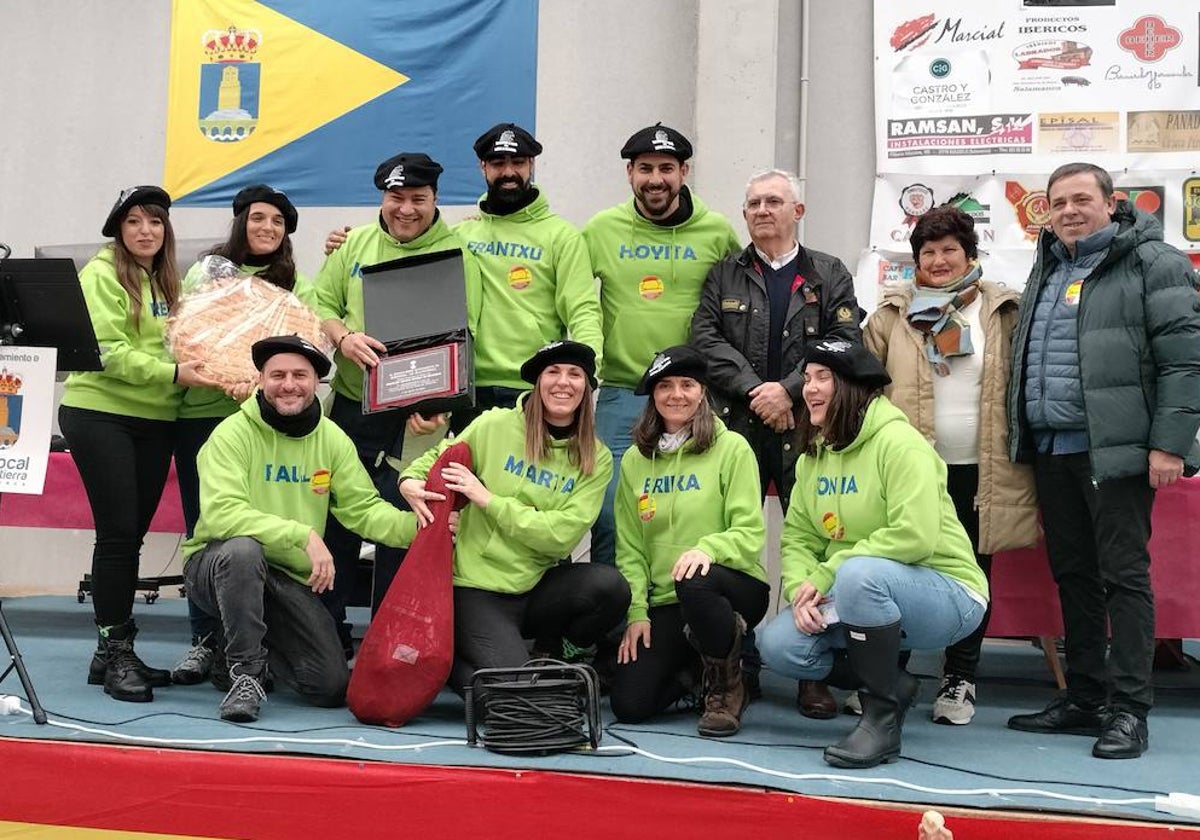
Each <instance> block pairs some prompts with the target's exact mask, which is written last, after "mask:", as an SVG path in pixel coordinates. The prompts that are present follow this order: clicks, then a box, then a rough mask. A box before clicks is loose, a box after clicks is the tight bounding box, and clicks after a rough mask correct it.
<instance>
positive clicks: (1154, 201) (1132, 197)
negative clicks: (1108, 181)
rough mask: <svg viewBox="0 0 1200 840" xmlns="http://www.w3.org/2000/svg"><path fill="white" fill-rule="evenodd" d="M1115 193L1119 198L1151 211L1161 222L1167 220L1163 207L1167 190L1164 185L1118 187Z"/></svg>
mask: <svg viewBox="0 0 1200 840" xmlns="http://www.w3.org/2000/svg"><path fill="white" fill-rule="evenodd" d="M1113 195H1114V196H1116V198H1117V199H1118V200H1122V199H1123V200H1125V201H1128V202H1129V203H1130V204H1132V205H1133V206H1134V207H1136V208H1137V209H1139V210H1142V211H1144V212H1146V213H1149V214H1150V215H1151V216H1153V217H1154V218H1156V219H1158V221H1159V222H1163V221H1165V219H1164V217H1163V209H1164V203H1165V201H1166V190H1165V189H1164V188H1163V187H1160V186H1154V187H1117V188H1116V189H1114V190H1113Z"/></svg>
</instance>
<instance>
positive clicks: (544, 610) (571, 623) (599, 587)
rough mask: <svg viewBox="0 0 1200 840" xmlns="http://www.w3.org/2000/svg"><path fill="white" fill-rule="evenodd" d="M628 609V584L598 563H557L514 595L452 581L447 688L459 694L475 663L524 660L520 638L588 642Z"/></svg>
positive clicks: (503, 663)
mask: <svg viewBox="0 0 1200 840" xmlns="http://www.w3.org/2000/svg"><path fill="white" fill-rule="evenodd" d="M628 608H629V584H628V583H626V581H625V578H624V577H623V576H622V575H621V573H620V572H618V571H617V570H616V569H615V568H614V567H612V566H603V565H600V564H598V563H571V562H563V563H560V564H559V565H557V566H555V567H554V568H552V569H550V570H549V571H547V572H546V573H545V574H544V575H542V579H541V580H540V581H538V583H537V585H536V586H535V587H533V589H531V590H529V591H528V592H525V593H522V594H520V595H510V594H506V593H501V592H488V591H486V590H483V589H471V588H468V587H465V586H456V587H454V667H453V669H452V671H451V674H450V687H451V688H452V689H454V690H455V691H457V692H460V693H461V692H462V690H463V688H464V687H465V686H467V685H469V684H470V682H471V676H472V675H473V674H474V673H475V671H476V670H478V669H479V668H516V667H519V666H521V665H524V664H525V662H526V661H527V660H528V659H529V645H528V644H527V643H526V641H525V640H526V639H534V640H535V642H541V643H547V644H551V643H556V642H558V641H559V640H560V639H566V640H567V641H569V642H570V643H571V644H573V645H575V646H576V647H588V646H590V645H593V644H595V643H596V642H597V641H598V640H599V639H600V637H601V636H603V635H604V634H605V633H607V632H608V631H610V630H612V629H613V627H615V626H616V625H617V624H618V623H619V622H620V621H621V619H622V618H624V616H625V611H626V610H627V609H628Z"/></svg>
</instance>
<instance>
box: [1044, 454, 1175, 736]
mask: <svg viewBox="0 0 1200 840" xmlns="http://www.w3.org/2000/svg"><path fill="white" fill-rule="evenodd" d="M1034 481H1035V482H1036V486H1037V493H1038V505H1039V506H1040V507H1041V510H1042V525H1043V527H1044V528H1045V531H1046V551H1047V554H1048V555H1049V558H1050V570H1051V572H1053V574H1054V580H1055V582H1056V583H1057V584H1058V598H1059V602H1060V604H1061V605H1062V616H1063V626H1064V627H1065V628H1066V659H1067V692H1068V693H1069V694H1070V695H1071V697H1072V699H1074V700H1075V701H1076V702H1077V703H1079V704H1080V705H1083V706H1099V705H1103V704H1104V702H1105V699H1106V694H1107V700H1108V702H1109V704H1110V705H1111V707H1112V708H1113V709H1114V710H1117V711H1128V712H1133V713H1134V714H1135V715H1138V716H1140V717H1145V716H1146V714H1147V713H1149V711H1150V707H1151V706H1152V705H1153V703H1154V692H1153V688H1152V687H1151V684H1150V670H1151V666H1152V664H1153V661H1154V592H1153V590H1151V588H1150V552H1149V551H1148V550H1147V548H1146V545H1147V543H1148V542H1149V541H1150V510H1151V507H1152V506H1153V504H1154V490H1153V489H1151V487H1150V482H1149V479H1148V478H1147V476H1146V475H1145V474H1143V475H1136V476H1129V477H1127V478H1118V479H1112V480H1109V481H1103V482H1100V483H1099V484H1093V483H1092V478H1091V464H1090V462H1089V459H1088V455H1087V453H1079V454H1075V455H1038V456H1037V460H1036V461H1035V463H1034ZM1109 628H1111V630H1112V643H1111V648H1110V650H1109V655H1108V657H1107V663H1106V657H1105V642H1106V640H1107V638H1108V633H1109ZM1106 664H1107V667H1106Z"/></svg>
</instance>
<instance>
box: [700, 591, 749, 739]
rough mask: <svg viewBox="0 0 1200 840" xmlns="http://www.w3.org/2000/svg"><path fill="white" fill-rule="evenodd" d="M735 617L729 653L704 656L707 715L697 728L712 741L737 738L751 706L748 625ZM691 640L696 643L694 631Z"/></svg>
mask: <svg viewBox="0 0 1200 840" xmlns="http://www.w3.org/2000/svg"><path fill="white" fill-rule="evenodd" d="M733 618H734V630H733V645H732V647H731V648H730V650H729V653H728V654H726V655H725V656H724V657H723V658H721V659H717V658H715V657H712V656H705V655H704V654H703V653H701V654H700V659H701V661H703V663H704V712H703V713H702V714H701V715H700V723H699V724H698V725H697V726H696V729H697V731H698V732H699V733H700V734H701V735H704V736H706V737H709V738H728V737H729V736H730V735H736V734H737V733H738V731H739V730H740V729H741V728H742V712H744V711H745V710H746V706H748V705H749V704H750V696H749V694H747V693H746V686H745V683H744V682H743V681H742V636H743V635H744V634H745V632H746V622H745V621H744V620H743V619H742V617H741V616H740V615H738V614H737V613H734V614H733ZM688 641H690V642H691V643H692V645H693V646H694V645H695V644H696V642H695V639H693V638H692V635H691V632H690V631H689V632H688Z"/></svg>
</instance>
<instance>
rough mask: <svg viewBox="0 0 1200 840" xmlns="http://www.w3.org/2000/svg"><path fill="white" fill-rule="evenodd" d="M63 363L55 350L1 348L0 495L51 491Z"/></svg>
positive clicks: (35, 493)
mask: <svg viewBox="0 0 1200 840" xmlns="http://www.w3.org/2000/svg"><path fill="white" fill-rule="evenodd" d="M57 359H58V351H57V350H55V349H54V348H53V347H9V346H0V493H30V494H33V495H38V494H40V493H41V492H42V488H43V487H44V486H45V483H46V465H47V464H48V463H49V460H50V429H51V425H52V424H51V420H52V417H51V413H52V412H53V410H54V370H55V365H56V362H57Z"/></svg>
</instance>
